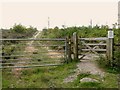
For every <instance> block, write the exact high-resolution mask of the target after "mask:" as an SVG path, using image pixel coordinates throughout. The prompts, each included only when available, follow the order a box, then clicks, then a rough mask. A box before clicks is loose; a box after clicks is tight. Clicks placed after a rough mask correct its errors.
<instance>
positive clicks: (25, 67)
mask: <svg viewBox="0 0 120 90" xmlns="http://www.w3.org/2000/svg"><path fill="white" fill-rule="evenodd" d="M61 65H63V64H62V63H61V64H43V65H31V66H4V67H3V66H2V67H0V69H4V68H32V67H45V66H61Z"/></svg>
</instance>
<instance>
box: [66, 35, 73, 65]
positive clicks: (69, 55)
mask: <svg viewBox="0 0 120 90" xmlns="http://www.w3.org/2000/svg"><path fill="white" fill-rule="evenodd" d="M66 40H67V41H66V42H67V43H66V54H67V55H66V59H67V63H68V62H69V61H72V58H71V38H70V36H68V37H67V39H66Z"/></svg>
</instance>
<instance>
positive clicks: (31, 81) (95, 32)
mask: <svg viewBox="0 0 120 90" xmlns="http://www.w3.org/2000/svg"><path fill="white" fill-rule="evenodd" d="M33 29H35V28H31V27H30V28H26V27H24V26H21V25H15V26H14V27H13V28H11V29H10V31H7V32H4V31H3V32H4V33H5V34H4V35H3V37H4V38H29V37H31V36H32V35H33V32H34V33H35V31H36V29H35V30H33ZM29 30H30V31H29ZM107 31H108V26H101V27H100V26H97V25H96V26H95V27H93V28H92V27H90V26H89V27H85V26H82V27H68V28H65V29H59V28H58V27H55V28H54V29H49V30H47V29H43V31H42V35H41V36H40V37H43V38H66V36H68V35H70V36H71V35H72V34H73V33H74V32H77V33H78V36H79V37H106V35H107ZM114 31H115V43H118V40H119V39H118V30H117V29H114ZM29 33H30V34H29ZM13 43H15V44H17V42H5V44H6V45H8V44H13ZM20 43H22V42H20ZM20 43H18V44H17V48H16V47H14V46H11V47H7V46H5V47H3V51H4V54H5V53H6V54H10V55H11V53H12V54H14V55H15V54H16V53H17V52H14V51H20V49H21V47H20ZM38 43H39V42H38ZM53 43H55V42H53ZM48 44H50V43H48ZM55 44H57V43H55ZM61 44H63V43H61ZM18 47H19V48H18ZM24 48H25V47H23V48H22V50H23V51H24ZM35 48H36V49H38V51H37V52H36V51H35V52H33V53H32V55H30V58H32V60H31V61H30V62H33V61H34V62H37V63H38V62H40V63H44V61H42V59H43V60H47V61H49V60H51V59H50V58H49V57H48V56H47V50H46V49H44V48H40V47H37V46H36V47H35ZM54 48H55V47H54ZM117 49H118V47H115V53H117V54H115V55H116V56H115V61H116V62H115V67H114V68H109V63H108V62H106V59H105V58H104V57H100V59H99V60H98V63H99V65H101V68H104V69H105V70H106V74H105V77H104V81H102V80H101V78H100V76H99V75H91V74H89V73H81V74H79V75H78V76H77V78H76V79H75V80H74V81H73V82H69V83H65V82H64V79H65V78H67V77H68V76H70V75H73V74H75V71H74V70H75V69H76V68H77V67H76V64H77V62H72V63H68V64H63V65H61V66H52V67H36V68H27V69H22V70H21V71H20V72H19V71H18V72H13V71H14V69H12V70H11V69H3V71H2V73H3V77H2V81H3V88H50V87H51V88H117V75H116V74H118V73H119V71H117V70H118V69H116V66H119V63H118V61H119V57H120V56H119V53H120V52H119V51H117ZM42 51H46V53H44V54H43V53H40V52H42ZM9 52H11V53H9ZM21 53H22V51H21ZM18 54H20V53H19V52H18ZM22 54H23V53H22ZM26 55H28V54H26ZM41 57H42V59H41ZM28 58H29V55H28ZM38 58H40V59H38ZM117 60H118V61H117ZM52 62H53V61H52ZM40 63H39V64H40ZM44 64H45V63H44ZM84 77H90V78H93V79H96V80H98V81H99V82H84V83H83V82H80V79H82V78H84Z"/></svg>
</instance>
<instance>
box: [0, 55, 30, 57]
mask: <svg viewBox="0 0 120 90" xmlns="http://www.w3.org/2000/svg"><path fill="white" fill-rule="evenodd" d="M26 56H28V55H10V56H0V58H3V57H26ZM29 56H30V55H29Z"/></svg>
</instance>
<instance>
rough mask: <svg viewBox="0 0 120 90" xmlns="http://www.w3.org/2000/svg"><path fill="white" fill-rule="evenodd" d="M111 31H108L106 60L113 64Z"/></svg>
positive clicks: (112, 36) (112, 35)
mask: <svg viewBox="0 0 120 90" xmlns="http://www.w3.org/2000/svg"><path fill="white" fill-rule="evenodd" d="M113 38H114V34H113V31H112V30H111V29H110V30H109V31H108V39H107V60H109V64H110V65H111V66H113Z"/></svg>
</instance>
